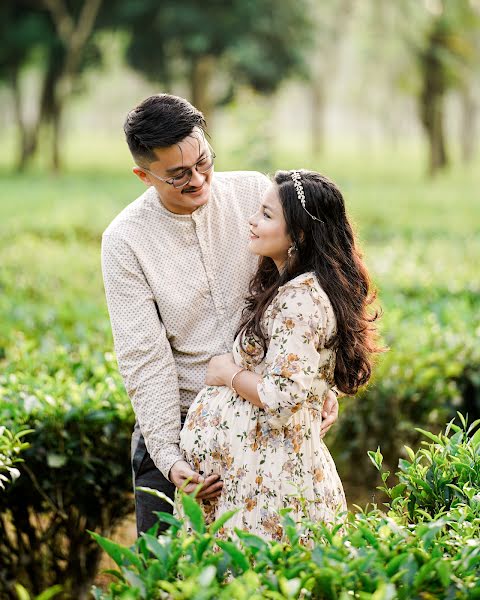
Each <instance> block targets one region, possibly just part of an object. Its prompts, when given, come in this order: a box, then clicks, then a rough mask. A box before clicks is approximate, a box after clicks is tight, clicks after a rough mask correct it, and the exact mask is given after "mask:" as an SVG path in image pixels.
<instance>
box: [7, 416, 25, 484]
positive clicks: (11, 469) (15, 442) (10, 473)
mask: <svg viewBox="0 0 480 600" xmlns="http://www.w3.org/2000/svg"><path fill="white" fill-rule="evenodd" d="M29 433H30V431H29V430H24V431H20V432H18V433H16V434H13V433H12V432H11V431H10V430H9V429H7V428H6V427H5V426H4V425H2V426H0V488H1V489H2V490H4V489H5V485H7V484H9V483H10V482H12V481H15V479H17V478H18V477H19V476H20V471H19V470H18V469H17V468H16V467H15V466H14V465H15V464H17V463H19V462H21V461H22V459H21V457H20V453H21V452H22V450H25V449H26V448H28V443H27V442H23V441H22V438H23V437H24V436H25V435H28V434H29Z"/></svg>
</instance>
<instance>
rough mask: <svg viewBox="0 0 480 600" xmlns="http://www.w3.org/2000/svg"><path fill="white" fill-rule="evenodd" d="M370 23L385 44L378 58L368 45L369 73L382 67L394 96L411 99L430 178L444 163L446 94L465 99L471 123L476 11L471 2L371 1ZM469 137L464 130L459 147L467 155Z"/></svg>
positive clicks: (470, 130)
mask: <svg viewBox="0 0 480 600" xmlns="http://www.w3.org/2000/svg"><path fill="white" fill-rule="evenodd" d="M370 19H371V21H370V26H372V25H373V30H374V31H377V35H378V30H379V28H381V29H382V30H383V34H382V40H383V41H384V44H383V48H382V54H381V55H380V54H379V52H378V39H375V40H374V41H375V47H374V46H373V45H372V49H374V55H375V56H376V64H373V65H372V67H373V70H378V68H383V69H385V67H387V68H388V70H389V72H390V73H391V74H392V75H393V76H394V78H392V79H391V84H392V85H391V87H393V89H394V91H397V92H398V91H400V90H401V91H402V92H406V91H407V92H409V93H412V94H414V95H415V97H416V101H417V105H418V114H419V118H420V122H421V124H422V127H423V130H424V132H425V135H426V138H427V142H428V149H429V161H428V170H429V173H430V174H431V175H433V174H434V173H436V172H437V171H438V170H441V169H443V168H445V167H446V166H447V165H448V163H449V153H448V148H447V146H448V144H447V139H446V131H445V121H446V116H445V110H446V109H445V101H446V97H447V94H448V92H450V91H456V92H458V93H461V94H462V93H465V94H467V96H466V100H467V103H466V105H465V107H466V110H465V116H466V117H467V122H469V123H470V125H471V124H472V120H473V118H474V106H472V104H468V101H469V100H470V98H469V96H468V94H469V93H470V92H469V90H470V91H471V84H472V79H473V77H474V69H475V65H476V64H477V62H478V57H479V45H478V35H479V5H478V3H476V2H474V0H422V1H421V2H419V1H418V0H409V1H408V2H403V3H401V4H399V3H386V2H385V1H384V0H372V2H371V4H370ZM402 46H403V48H402ZM405 50H406V51H407V54H405ZM379 56H381V59H382V60H381V62H382V63H383V65H382V66H380V65H379V64H378V57H379ZM397 83H398V85H397ZM468 117H470V119H468ZM473 135H474V133H473V128H472V127H468V126H464V133H463V139H462V143H463V146H464V148H465V149H466V154H467V155H468V152H469V150H468V148H469V145H472V144H473V140H472V136H473Z"/></svg>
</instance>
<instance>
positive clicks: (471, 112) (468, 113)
mask: <svg viewBox="0 0 480 600" xmlns="http://www.w3.org/2000/svg"><path fill="white" fill-rule="evenodd" d="M460 99H461V109H462V122H461V129H460V146H461V151H462V162H463V163H464V164H468V163H471V162H472V160H473V156H474V154H475V144H476V141H477V136H476V128H477V111H478V106H477V104H476V103H475V99H474V97H473V93H472V90H471V88H470V86H468V84H467V85H465V86H464V87H462V89H461V92H460Z"/></svg>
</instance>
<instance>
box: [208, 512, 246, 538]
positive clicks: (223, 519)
mask: <svg viewBox="0 0 480 600" xmlns="http://www.w3.org/2000/svg"><path fill="white" fill-rule="evenodd" d="M239 510H240V509H239V508H237V509H235V510H227V511H226V512H224V513H223V515H221V516H220V517H219V518H218V519H217V520H216V521H214V522H213V523H212V524H211V525H210V527H209V528H208V530H209V532H210V533H211V534H212V535H214V534H215V533H217V531H219V530H220V529H221V528H222V527H223V526H224V525H225V523H226V522H227V521H228V520H229V519H231V518H232V517H233V515H235V514H236V513H237V512H238V511H239Z"/></svg>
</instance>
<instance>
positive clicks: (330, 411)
mask: <svg viewBox="0 0 480 600" xmlns="http://www.w3.org/2000/svg"><path fill="white" fill-rule="evenodd" d="M337 419H338V400H337V396H336V395H335V394H334V392H332V391H331V390H330V391H329V392H328V395H327V397H326V398H325V403H324V405H323V411H322V425H321V426H320V437H321V438H323V437H324V436H325V434H326V433H327V431H328V430H329V429H330V427H331V426H332V425H333V424H334V423H335V421H336V420H337Z"/></svg>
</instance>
